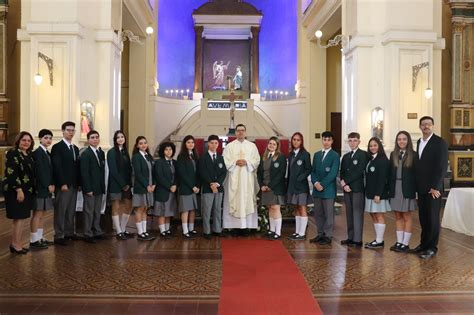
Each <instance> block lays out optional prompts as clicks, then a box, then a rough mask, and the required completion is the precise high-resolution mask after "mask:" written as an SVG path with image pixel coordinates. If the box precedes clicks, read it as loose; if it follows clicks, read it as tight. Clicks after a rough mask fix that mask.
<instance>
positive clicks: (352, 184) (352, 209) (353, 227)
mask: <svg viewBox="0 0 474 315" xmlns="http://www.w3.org/2000/svg"><path fill="white" fill-rule="evenodd" d="M347 138H348V141H347V142H348V143H349V148H350V149H351V151H349V152H347V153H346V154H344V156H343V157H342V162H341V187H342V189H343V190H344V204H345V206H346V207H345V210H346V219H347V239H345V240H342V241H341V244H342V245H347V246H350V247H361V246H362V234H363V228H364V202H365V194H364V172H365V167H366V166H367V162H368V160H369V159H368V155H367V152H365V151H363V150H361V149H359V144H360V134H359V133H357V132H351V133H350V134H349V135H348V136H347Z"/></svg>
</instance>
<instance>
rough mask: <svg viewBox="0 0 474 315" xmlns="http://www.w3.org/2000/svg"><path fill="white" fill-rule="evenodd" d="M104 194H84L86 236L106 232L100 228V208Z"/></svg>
mask: <svg viewBox="0 0 474 315" xmlns="http://www.w3.org/2000/svg"><path fill="white" fill-rule="evenodd" d="M101 207H102V195H97V196H88V195H86V194H84V207H83V213H84V236H85V237H93V236H98V235H102V234H104V233H103V232H102V229H101V228H100V208H101Z"/></svg>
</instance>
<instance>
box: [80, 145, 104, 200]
mask: <svg viewBox="0 0 474 315" xmlns="http://www.w3.org/2000/svg"><path fill="white" fill-rule="evenodd" d="M97 157H98V159H97ZM80 166H81V182H82V191H83V192H84V193H90V192H92V193H93V194H94V195H95V196H97V195H102V194H104V193H105V154H104V151H102V150H98V151H97V156H96V154H95V153H94V151H92V148H91V147H88V148H87V149H85V150H84V151H83V152H82V154H81V156H80Z"/></svg>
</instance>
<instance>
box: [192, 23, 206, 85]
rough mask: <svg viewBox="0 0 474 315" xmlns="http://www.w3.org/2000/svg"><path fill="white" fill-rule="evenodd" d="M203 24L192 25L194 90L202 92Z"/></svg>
mask: <svg viewBox="0 0 474 315" xmlns="http://www.w3.org/2000/svg"><path fill="white" fill-rule="evenodd" d="M203 31H204V27H203V26H194V32H195V33H196V44H195V51H194V92H195V93H197V92H202V32H203Z"/></svg>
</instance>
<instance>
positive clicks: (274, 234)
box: [257, 137, 286, 240]
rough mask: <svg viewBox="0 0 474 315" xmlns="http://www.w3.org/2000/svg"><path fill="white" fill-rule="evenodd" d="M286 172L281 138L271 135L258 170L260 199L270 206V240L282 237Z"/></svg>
mask: <svg viewBox="0 0 474 315" xmlns="http://www.w3.org/2000/svg"><path fill="white" fill-rule="evenodd" d="M285 172H286V158H285V156H284V155H283V154H282V153H281V152H280V140H279V139H278V138H277V137H271V138H270V140H269V141H268V145H267V149H266V150H265V152H264V153H263V156H262V157H261V160H260V165H259V166H258V170H257V177H258V183H259V185H260V190H261V191H262V196H261V199H260V201H261V204H262V205H264V206H267V207H268V216H269V221H270V231H268V233H267V238H268V239H270V240H278V239H280V238H281V223H282V218H281V211H280V206H281V205H284V204H285V195H286V187H285V186H286V185H285Z"/></svg>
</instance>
